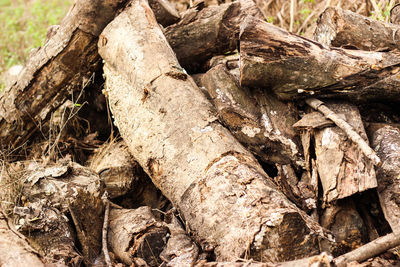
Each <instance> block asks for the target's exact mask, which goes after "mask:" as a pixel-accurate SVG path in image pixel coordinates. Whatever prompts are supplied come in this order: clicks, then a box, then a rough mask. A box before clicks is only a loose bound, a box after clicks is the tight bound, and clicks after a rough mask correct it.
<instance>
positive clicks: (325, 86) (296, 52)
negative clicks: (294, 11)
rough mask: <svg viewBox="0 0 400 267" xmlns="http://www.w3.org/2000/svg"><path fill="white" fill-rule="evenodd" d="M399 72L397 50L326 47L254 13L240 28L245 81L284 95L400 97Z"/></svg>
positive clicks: (291, 96) (392, 98)
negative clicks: (387, 51) (259, 18)
mask: <svg viewBox="0 0 400 267" xmlns="http://www.w3.org/2000/svg"><path fill="white" fill-rule="evenodd" d="M399 70H400V57H399V55H397V54H395V53H381V52H367V51H357V50H345V49H339V48H327V47H325V46H322V45H321V44H319V43H316V42H314V41H312V40H308V39H306V38H303V37H300V36H297V35H294V34H291V33H289V32H286V31H284V30H282V29H280V28H278V27H276V26H273V25H272V24H269V23H266V22H263V21H261V20H258V19H255V18H251V17H248V18H247V19H246V20H245V22H244V23H243V26H242V28H241V33H240V74H241V84H242V85H244V86H251V87H261V88H264V89H266V90H272V91H273V92H275V93H276V94H277V95H278V97H279V98H281V99H287V100H288V99H297V98H305V97H309V96H325V97H332V96H334V97H345V98H349V99H352V100H358V101H366V100H370V99H374V100H377V99H381V100H390V101H399V100H400V89H399V88H400V79H399V78H398V77H397V76H398V74H397V72H398V71H399Z"/></svg>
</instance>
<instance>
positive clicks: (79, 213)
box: [20, 161, 103, 264]
mask: <svg viewBox="0 0 400 267" xmlns="http://www.w3.org/2000/svg"><path fill="white" fill-rule="evenodd" d="M25 179H26V180H25V184H24V188H23V195H24V197H25V199H26V200H27V201H28V202H30V203H39V206H40V202H41V201H42V200H43V199H46V200H47V204H46V207H47V208H50V207H52V208H53V209H56V210H58V211H59V212H61V213H63V214H64V215H65V214H70V215H71V217H72V221H73V223H74V225H75V228H76V234H77V237H78V240H79V242H80V244H81V246H82V252H83V255H84V259H85V261H86V264H89V263H91V262H92V261H93V260H94V259H95V257H96V256H97V255H98V254H99V253H100V249H101V230H102V229H101V228H102V223H103V218H102V217H103V216H102V214H103V204H102V202H101V199H100V196H101V194H102V192H103V186H102V183H101V181H100V179H99V176H98V175H97V174H95V173H93V172H91V171H89V170H88V169H86V168H84V167H82V166H80V165H79V164H77V163H73V162H68V161H64V162H63V163H62V164H54V165H51V166H42V165H36V164H32V166H31V171H29V172H28V173H27V176H26V177H25ZM45 215H49V216H54V215H53V214H52V213H44V214H43V222H41V221H40V220H39V221H38V222H36V223H37V224H40V223H43V224H44V225H46V224H52V225H54V224H55V223H60V224H62V222H54V220H52V219H51V218H46V217H45ZM28 223H29V222H28V221H24V222H23V224H22V225H20V227H23V226H24V225H25V224H28ZM27 227H28V229H29V227H31V226H29V225H28V226H27ZM39 228H40V227H39ZM65 235H67V236H68V234H65ZM47 237H48V238H49V239H50V240H51V238H54V236H52V235H47ZM38 238H39V237H38ZM47 241H48V240H47ZM41 244H45V245H46V246H47V245H48V242H47V243H46V240H42V241H41ZM43 250H46V249H45V248H43Z"/></svg>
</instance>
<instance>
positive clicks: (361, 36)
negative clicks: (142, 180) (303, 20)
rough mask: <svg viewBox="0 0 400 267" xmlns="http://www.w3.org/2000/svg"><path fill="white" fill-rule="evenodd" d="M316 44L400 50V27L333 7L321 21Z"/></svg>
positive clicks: (326, 11) (324, 14) (317, 30)
mask: <svg viewBox="0 0 400 267" xmlns="http://www.w3.org/2000/svg"><path fill="white" fill-rule="evenodd" d="M314 40H315V41H317V42H319V43H322V44H325V45H328V46H334V47H343V48H353V49H354V48H357V49H360V50H365V51H383V50H394V49H399V48H400V26H399V25H395V24H392V23H385V22H382V21H377V20H374V19H371V18H368V17H365V16H362V15H360V14H357V13H354V12H351V11H349V10H342V9H340V8H335V7H329V8H327V9H326V10H325V11H324V12H323V13H322V14H321V16H320V18H319V19H318V21H317V28H316V29H315V32H314Z"/></svg>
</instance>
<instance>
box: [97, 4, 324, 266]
mask: <svg viewBox="0 0 400 267" xmlns="http://www.w3.org/2000/svg"><path fill="white" fill-rule="evenodd" d="M121 37H123V38H121ZM99 53H100V54H101V56H102V57H103V59H104V61H105V65H104V73H105V77H106V78H107V79H106V88H107V89H106V93H107V96H108V99H109V104H110V107H111V111H112V112H113V115H114V118H115V124H116V125H117V126H118V128H119V130H120V133H121V136H122V137H123V138H124V140H125V141H126V142H127V144H128V147H129V149H130V151H131V153H132V154H133V155H134V157H135V158H136V159H137V161H138V162H139V163H140V165H141V166H143V168H144V169H145V171H146V172H147V173H148V174H149V175H150V177H151V178H152V180H153V182H154V184H156V185H157V187H159V188H160V189H161V190H162V192H163V193H164V195H165V196H166V197H167V198H169V199H170V200H171V202H172V203H173V204H174V206H175V207H177V208H178V210H179V211H180V213H181V215H182V217H183V218H184V219H185V221H186V223H187V224H188V226H189V227H190V229H191V230H192V233H193V235H194V236H195V237H196V238H197V239H198V241H199V243H200V244H201V245H202V246H203V248H207V250H212V249H213V248H214V249H215V254H216V257H217V260H236V259H237V258H238V257H241V256H244V254H245V253H247V256H248V257H252V258H256V259H257V258H262V259H265V260H270V261H284V260H292V259H296V258H302V257H304V256H309V255H312V254H318V253H319V248H318V245H317V243H318V239H319V237H321V235H320V234H322V228H320V227H319V226H318V225H316V224H315V223H314V222H313V221H312V220H311V219H310V218H309V217H308V216H306V215H305V214H304V213H302V212H301V211H299V210H298V209H297V208H296V207H295V205H294V204H292V203H290V202H289V201H288V199H287V198H286V197H285V196H284V195H283V194H282V193H280V192H279V191H278V190H277V189H276V187H275V185H274V184H273V182H272V181H271V179H270V178H269V177H268V176H267V175H266V174H265V172H264V171H263V170H262V168H261V166H260V165H259V164H258V162H257V161H256V160H255V158H254V157H253V156H252V155H251V154H250V153H249V152H248V151H247V150H245V149H244V148H243V146H242V145H240V144H239V142H238V141H237V140H236V139H235V138H234V137H233V136H232V135H231V134H230V132H229V131H228V130H227V129H226V128H224V127H222V125H221V124H220V123H219V122H218V121H217V119H216V116H215V110H214V108H213V107H212V105H211V103H210V102H209V101H208V99H207V98H206V97H205V96H204V95H203V94H202V93H201V91H200V89H199V88H198V87H197V86H196V85H195V83H194V82H193V80H192V79H191V78H190V77H189V76H187V75H186V74H185V73H184V72H183V71H182V69H181V67H180V65H179V63H178V61H177V59H176V57H175V55H174V53H173V50H172V49H171V48H170V47H169V45H168V43H167V42H166V39H165V38H164V36H163V33H162V31H161V29H160V28H159V26H158V24H157V22H156V21H155V18H154V15H153V14H152V11H151V9H150V8H149V7H148V5H147V3H146V2H145V1H144V0H140V1H135V2H133V3H132V5H131V6H129V8H127V9H126V10H125V11H124V12H122V13H121V14H120V15H119V16H117V17H116V18H115V19H114V21H113V22H111V23H110V24H109V25H108V26H107V27H106V29H105V30H104V31H103V33H102V34H101V37H100V41H99ZM133 114H134V116H132V115H133Z"/></svg>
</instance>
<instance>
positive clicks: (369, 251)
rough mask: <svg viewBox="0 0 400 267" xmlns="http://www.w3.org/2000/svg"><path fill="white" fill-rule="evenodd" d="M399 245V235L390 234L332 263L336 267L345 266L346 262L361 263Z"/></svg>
mask: <svg viewBox="0 0 400 267" xmlns="http://www.w3.org/2000/svg"><path fill="white" fill-rule="evenodd" d="M399 245H400V233H391V234H388V235H385V236H382V237H380V238H377V239H375V240H373V241H371V242H369V243H367V244H365V245H363V246H361V247H359V248H357V249H355V250H353V251H351V252H349V253H346V254H344V255H342V256H339V257H337V258H336V259H334V262H335V264H336V265H337V266H338V267H341V266H345V264H346V262H351V261H358V262H363V261H365V260H367V259H369V258H372V257H374V256H376V255H379V254H381V253H383V252H385V251H387V250H388V249H391V248H394V247H397V246H399Z"/></svg>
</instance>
